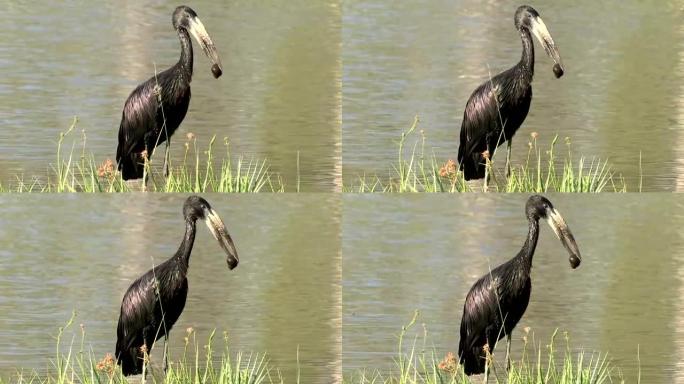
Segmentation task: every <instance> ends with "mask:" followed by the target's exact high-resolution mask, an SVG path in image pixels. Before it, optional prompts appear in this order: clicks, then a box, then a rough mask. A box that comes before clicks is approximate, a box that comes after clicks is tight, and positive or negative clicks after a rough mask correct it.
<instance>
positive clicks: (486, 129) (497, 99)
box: [458, 5, 564, 180]
mask: <svg viewBox="0 0 684 384" xmlns="http://www.w3.org/2000/svg"><path fill="white" fill-rule="evenodd" d="M515 27H516V29H517V30H518V31H519V32H520V38H521V39H522V45H523V50H522V57H521V59H520V61H519V62H518V64H516V65H515V66H513V67H512V68H510V69H508V70H506V71H504V72H501V73H499V74H498V75H496V76H494V77H493V78H492V79H491V80H488V81H486V82H484V83H483V84H481V85H480V86H479V87H477V89H475V91H474V92H473V93H472V95H470V98H469V99H468V102H467V103H466V107H465V111H464V113H463V122H462V123H461V135H460V136H461V137H460V144H459V147H458V162H459V168H460V169H462V170H463V174H464V176H465V179H466V180H471V179H481V178H483V177H484V175H485V163H486V160H485V158H484V156H483V153H484V152H485V151H488V152H489V156H490V159H491V158H492V157H493V156H494V152H495V150H496V148H497V147H498V146H499V145H501V144H502V143H504V142H508V154H507V159H506V160H507V161H506V162H507V167H508V166H509V161H510V145H511V139H512V138H513V135H514V134H515V132H516V131H517V130H518V128H520V125H522V123H523V121H524V120H525V117H527V112H528V111H529V110H530V103H531V102H532V77H533V76H534V43H533V42H532V34H534V35H535V36H536V37H537V39H538V40H539V41H540V42H541V44H542V45H543V47H544V49H545V50H546V52H547V53H548V55H549V56H550V57H551V58H552V59H553V60H554V62H555V64H554V66H553V72H554V74H555V75H556V77H561V76H562V75H563V73H564V69H563V65H562V64H561V60H560V55H559V53H558V49H557V48H556V46H555V44H554V42H553V39H552V38H551V35H550V34H549V31H548V30H547V29H546V26H545V25H544V22H543V21H542V19H541V17H539V14H538V13H537V11H535V10H534V9H533V8H532V7H529V6H526V5H523V6H521V7H519V8H518V10H517V11H516V12H515Z"/></svg>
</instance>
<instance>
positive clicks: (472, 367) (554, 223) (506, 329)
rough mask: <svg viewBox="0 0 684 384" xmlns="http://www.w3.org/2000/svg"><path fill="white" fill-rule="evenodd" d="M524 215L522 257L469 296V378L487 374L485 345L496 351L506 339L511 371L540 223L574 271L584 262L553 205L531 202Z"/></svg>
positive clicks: (464, 355)
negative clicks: (512, 347)
mask: <svg viewBox="0 0 684 384" xmlns="http://www.w3.org/2000/svg"><path fill="white" fill-rule="evenodd" d="M525 214H526V216H527V221H528V224H529V230H528V234H527V239H526V240H525V243H524V244H523V246H522V249H521V250H520V252H518V254H517V255H516V256H515V257H513V258H512V259H510V260H509V261H507V262H505V263H503V264H501V265H499V266H498V267H496V268H494V269H493V270H492V271H491V272H490V273H488V274H486V275H484V276H482V277H481V278H480V279H479V280H477V282H475V284H473V286H472V288H470V291H469V292H468V295H467V296H466V299H465V304H464V305H463V318H462V319H461V340H460V342H459V344H458V355H459V360H460V362H461V364H463V369H464V371H465V373H466V375H472V374H479V373H482V372H484V371H485V364H486V353H485V345H487V347H488V348H489V351H490V352H493V351H494V346H495V345H496V343H497V341H498V340H500V339H502V338H503V337H504V336H506V337H507V349H506V362H507V366H510V363H509V353H510V341H511V332H512V331H513V328H515V326H516V324H517V323H518V321H519V320H520V318H522V316H523V314H524V313H525V309H527V304H528V303H529V301H530V292H531V290H532V281H531V278H530V271H531V269H532V257H533V256H534V250H535V248H536V246H537V239H538V237H539V219H546V220H547V221H548V223H549V225H550V226H551V228H552V229H553V231H554V232H555V234H556V236H557V237H558V238H559V239H560V241H561V242H562V243H563V246H564V247H565V249H566V250H567V251H568V252H569V253H570V266H571V267H572V268H573V269H574V268H577V267H578V266H579V265H580V261H581V260H582V259H581V256H580V252H579V249H578V248H577V243H576V242H575V238H574V237H573V235H572V232H570V228H568V225H567V224H566V223H565V220H563V217H562V216H561V215H560V213H558V211H556V209H555V208H554V207H553V205H552V204H551V202H550V201H549V200H547V199H546V198H545V197H543V196H539V195H534V196H531V197H530V198H529V199H528V200H527V204H526V206H525Z"/></svg>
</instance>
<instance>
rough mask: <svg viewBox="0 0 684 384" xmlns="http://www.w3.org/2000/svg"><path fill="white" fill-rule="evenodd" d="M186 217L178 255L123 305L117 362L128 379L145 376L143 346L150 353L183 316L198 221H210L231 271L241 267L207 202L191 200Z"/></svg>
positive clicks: (139, 283) (138, 284)
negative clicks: (140, 374)
mask: <svg viewBox="0 0 684 384" xmlns="http://www.w3.org/2000/svg"><path fill="white" fill-rule="evenodd" d="M183 214H184V216H185V236H184V237H183V240H182V242H181V244H180V247H179V248H178V251H176V254H175V255H173V256H172V257H171V258H170V259H168V260H166V261H165V262H163V263H162V264H160V265H158V266H156V267H155V268H152V269H151V270H149V271H147V273H145V274H144V275H142V276H141V277H139V278H138V279H137V280H135V281H134V282H133V284H131V286H130V287H129V288H128V290H127V291H126V294H125V295H124V297H123V300H122V302H121V314H120V316H119V323H118V326H117V332H116V333H117V340H116V359H117V362H118V363H119V364H120V365H121V369H122V372H123V374H124V375H135V374H139V373H142V368H143V358H144V352H143V350H142V347H143V345H144V346H145V347H146V348H147V351H148V352H149V351H150V350H151V349H152V346H153V345H154V342H155V341H157V340H159V339H160V338H162V337H166V336H167V335H168V333H169V331H170V330H171V327H173V325H174V324H175V323H176V320H178V318H179V317H180V315H181V313H182V312H183V308H184V307H185V300H186V298H187V295H188V279H187V275H188V267H189V262H190V253H191V252H192V248H193V244H194V242H195V232H196V227H195V225H196V221H197V219H204V220H205V221H207V224H208V225H209V228H210V229H211V230H212V233H213V234H214V236H215V237H216V238H217V240H219V242H220V244H221V247H222V248H223V249H224V251H226V253H227V255H228V259H227V260H228V267H229V268H230V269H233V268H235V267H236V266H237V264H238V258H237V252H236V251H235V247H234V245H233V242H232V239H231V238H230V235H229V234H228V232H227V231H226V230H225V226H224V225H223V222H222V221H221V220H220V218H219V217H218V215H216V213H215V212H214V211H213V210H212V208H211V206H209V203H207V202H206V200H204V199H202V198H200V197H197V196H191V197H190V198H188V199H187V200H186V202H185V204H184V206H183ZM212 228H213V229H212Z"/></svg>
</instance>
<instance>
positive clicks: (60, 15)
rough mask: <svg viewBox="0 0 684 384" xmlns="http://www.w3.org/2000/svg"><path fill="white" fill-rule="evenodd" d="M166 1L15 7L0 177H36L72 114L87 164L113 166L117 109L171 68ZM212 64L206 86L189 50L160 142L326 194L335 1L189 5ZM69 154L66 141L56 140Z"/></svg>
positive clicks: (3, 95) (201, 63)
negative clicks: (177, 99)
mask: <svg viewBox="0 0 684 384" xmlns="http://www.w3.org/2000/svg"><path fill="white" fill-rule="evenodd" d="M177 5H178V3H177V2H172V1H166V0H163V1H150V0H147V1H142V2H128V3H122V2H120V1H107V2H104V3H103V2H89V1H81V0H72V1H66V2H60V3H53V2H49V1H44V0H42V1H37V2H35V1H34V2H27V1H15V0H12V1H10V2H9V3H6V4H5V6H4V7H3V8H4V20H5V27H4V28H3V29H2V31H0V40H1V41H3V46H2V47H1V48H0V72H2V74H3V76H2V79H0V105H2V107H0V124H1V125H2V129H1V130H0V181H3V183H6V182H7V181H9V180H13V178H14V176H15V175H23V177H24V178H25V179H30V178H31V177H32V176H36V175H37V176H43V177H44V176H45V174H46V171H47V170H48V169H49V164H50V163H54V162H55V158H56V150H57V147H56V142H57V138H58V137H59V133H60V132H61V131H66V129H67V128H68V127H69V125H70V124H71V121H72V118H73V117H74V116H78V118H79V124H78V126H77V132H76V135H75V136H76V138H77V139H78V138H80V135H81V132H80V131H81V130H85V132H86V136H87V148H88V150H90V151H92V152H93V154H94V156H95V159H96V161H98V162H102V161H104V159H106V158H112V159H113V158H114V156H115V153H116V145H117V144H116V143H117V132H118V129H119V122H120V121H121V111H122V109H123V105H124V101H125V100H126V98H127V97H128V95H129V94H130V92H131V91H133V89H134V88H135V87H136V86H137V85H138V84H140V83H142V82H143V81H145V80H147V79H148V78H150V77H151V76H152V75H153V74H154V73H155V68H156V69H157V70H158V71H161V70H164V69H166V68H168V67H170V66H171V65H173V64H175V63H176V62H177V61H178V57H179V55H180V45H179V42H178V37H177V34H176V32H175V31H174V30H173V27H172V25H171V14H172V12H173V10H174V9H175V7H176V6H177ZM191 5H192V7H193V9H194V10H195V11H196V12H197V14H198V15H199V17H200V18H201V20H202V21H203V23H204V25H205V26H206V28H207V31H208V32H209V34H210V35H211V37H212V38H213V41H214V43H215V45H216V47H217V49H218V52H219V54H220V55H221V59H222V62H223V76H222V77H221V78H220V79H218V80H214V78H213V77H212V75H211V71H210V62H209V60H208V59H207V58H206V57H205V56H204V55H203V54H202V52H201V50H200V49H199V48H198V47H197V44H195V50H194V51H195V63H194V76H193V82H192V100H191V102H190V108H189V110H188V115H187V116H186V118H185V120H184V121H183V123H182V124H181V126H180V128H179V129H178V131H176V133H175V135H174V137H173V138H172V148H171V149H172V156H173V159H175V160H176V161H180V160H182V156H183V151H184V147H183V143H184V142H185V141H186V139H185V136H186V134H187V133H189V132H192V133H194V134H195V135H196V137H197V139H198V144H199V146H200V148H202V149H206V147H207V144H208V143H209V140H210V139H211V137H212V136H213V135H216V137H217V143H218V146H219V147H220V148H218V153H219V154H223V153H224V148H223V146H222V144H223V140H224V137H227V138H228V139H229V141H230V143H231V150H232V152H233V155H234V156H237V154H244V155H245V156H246V157H247V158H248V159H249V158H250V157H255V158H264V157H265V158H267V159H268V160H269V161H270V163H271V169H272V171H274V172H278V173H280V174H282V176H283V178H284V181H285V183H286V187H287V188H288V189H289V190H292V189H294V188H295V187H296V183H297V152H299V176H300V179H301V180H300V181H301V182H300V186H301V189H302V190H307V191H329V190H333V189H335V188H336V186H337V185H339V180H338V179H339V176H340V174H341V166H340V164H339V162H340V155H341V154H340V149H339V144H340V132H339V108H340V102H339V77H340V74H339V73H340V60H339V47H340V41H341V36H340V33H341V28H340V21H341V16H340V8H339V6H338V5H337V2H336V1H316V2H311V1H301V0H299V1H279V0H273V1H265V2H264V1H261V2H253V1H231V2H228V3H221V4H219V3H216V2H211V1H206V0H200V1H196V2H194V3H193V4H191ZM68 144H69V147H70V142H69V143H68Z"/></svg>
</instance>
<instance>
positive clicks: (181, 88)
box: [116, 6, 222, 180]
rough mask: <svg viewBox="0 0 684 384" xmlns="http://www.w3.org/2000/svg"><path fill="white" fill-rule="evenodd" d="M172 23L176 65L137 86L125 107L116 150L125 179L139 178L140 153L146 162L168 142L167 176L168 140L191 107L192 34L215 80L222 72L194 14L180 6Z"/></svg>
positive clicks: (118, 162) (204, 32) (143, 161)
mask: <svg viewBox="0 0 684 384" xmlns="http://www.w3.org/2000/svg"><path fill="white" fill-rule="evenodd" d="M172 20H173V27H174V28H175V29H176V31H177V32H178V38H179V39H180V44H181V55H180V59H179V60H178V63H176V64H175V65H174V66H173V67H171V68H169V69H167V70H165V71H163V72H161V73H159V74H157V75H156V76H152V77H151V78H150V79H149V80H147V81H146V82H144V83H142V84H140V85H139V86H138V87H137V88H136V89H135V90H133V92H132V93H131V94H130V96H128V99H127V100H126V103H125V104H124V109H123V113H122V115H121V124H120V126H119V145H118V147H117V149H116V162H117V164H118V169H119V170H120V171H121V174H122V177H123V179H124V180H129V179H138V178H141V177H142V176H143V170H144V164H145V159H144V154H143V152H146V154H147V158H148V159H149V157H150V156H151V155H152V151H153V150H154V149H155V148H156V146H157V145H159V144H161V143H164V142H166V143H167V145H166V151H167V153H166V154H165V156H164V172H165V173H168V169H167V166H168V164H167V162H166V160H167V158H166V157H167V155H168V144H169V143H168V139H169V138H170V137H171V135H173V133H174V132H175V131H176V129H177V128H178V126H180V124H181V122H182V121H183V119H184V118H185V114H186V113H187V112H188V105H190V82H191V81H192V65H193V52H192V42H191V41H190V35H191V34H192V35H193V36H194V37H195V39H196V40H197V42H198V43H199V44H200V46H201V47H202V49H203V50H204V52H205V53H206V54H207V56H208V57H209V58H210V59H211V61H212V63H213V65H212V67H211V71H212V73H213V74H214V77H216V78H218V77H219V76H221V73H222V69H221V61H220V58H219V56H218V53H217V51H216V48H215V47H214V43H213V42H212V41H211V38H210V37H209V34H207V31H206V30H205V29H204V25H203V24H202V22H201V21H200V19H199V18H198V17H197V14H196V13H195V11H193V10H192V9H190V8H189V7H186V6H180V7H178V8H176V10H175V11H174V13H173V19H172ZM164 121H166V124H164Z"/></svg>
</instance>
